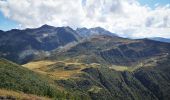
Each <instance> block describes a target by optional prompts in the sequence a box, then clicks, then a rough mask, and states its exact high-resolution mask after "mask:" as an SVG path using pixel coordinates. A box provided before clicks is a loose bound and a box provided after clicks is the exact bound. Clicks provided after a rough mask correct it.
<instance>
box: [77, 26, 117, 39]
mask: <svg viewBox="0 0 170 100" xmlns="http://www.w3.org/2000/svg"><path fill="white" fill-rule="evenodd" d="M76 31H77V33H79V34H80V35H81V36H82V37H85V38H90V37H91V36H94V35H110V36H118V35H116V34H115V33H112V32H110V31H108V30H106V29H104V28H102V27H94V28H89V29H88V28H85V27H83V28H77V29H76Z"/></svg>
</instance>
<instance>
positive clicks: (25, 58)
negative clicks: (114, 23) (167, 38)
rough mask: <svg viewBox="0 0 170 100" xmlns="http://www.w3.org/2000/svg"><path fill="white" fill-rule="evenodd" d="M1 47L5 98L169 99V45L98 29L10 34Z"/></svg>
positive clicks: (0, 71)
mask: <svg viewBox="0 0 170 100" xmlns="http://www.w3.org/2000/svg"><path fill="white" fill-rule="evenodd" d="M87 33H89V34H88V35H85V34H87ZM16 34H22V35H20V36H15V35H16ZM44 34H45V35H44ZM28 37H29V38H28ZM12 38H16V39H12ZM0 41H1V43H0V57H1V59H0V82H1V83H0V88H1V90H0V95H3V96H7V95H10V96H12V97H15V98H18V99H22V98H27V96H28V95H29V97H30V98H31V97H32V98H39V99H40V100H48V99H57V100H58V99H59V100H60V99H61V100H124V99H126V100H144V99H145V100H169V99H170V95H169V93H170V73H169V72H170V63H169V62H170V55H169V54H170V44H169V43H165V42H159V41H154V40H149V39H128V38H123V37H119V36H117V35H116V34H114V33H111V32H109V31H107V30H105V29H102V28H99V27H96V28H91V29H87V28H82V29H77V30H73V29H71V28H70V27H53V26H48V25H43V26H41V27H39V28H36V29H25V30H11V31H7V32H4V34H3V35H2V36H1V37H0ZM21 41H23V42H21ZM1 91H2V92H3V91H4V92H5V93H4V94H3V93H2V92H1ZM28 99H29V98H28ZM30 100H31V99H30Z"/></svg>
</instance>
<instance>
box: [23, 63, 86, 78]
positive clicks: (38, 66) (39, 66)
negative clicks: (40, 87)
mask: <svg viewBox="0 0 170 100" xmlns="http://www.w3.org/2000/svg"><path fill="white" fill-rule="evenodd" d="M61 64H62V65H64V67H66V66H67V67H68V66H69V65H71V66H76V67H78V68H76V69H71V70H65V69H64V67H59V68H55V70H53V71H49V68H50V66H53V65H54V66H60V65H61ZM23 66H24V67H26V68H28V69H30V70H33V71H35V72H38V73H40V74H45V75H48V76H49V77H51V78H52V79H55V80H56V79H67V78H70V77H71V76H73V75H75V74H77V73H81V70H82V69H83V68H86V67H87V66H88V65H87V64H83V63H77V62H66V61H48V60H43V61H35V62H30V63H27V64H25V65H23Z"/></svg>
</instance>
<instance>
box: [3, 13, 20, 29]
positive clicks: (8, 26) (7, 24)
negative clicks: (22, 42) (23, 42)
mask: <svg viewBox="0 0 170 100" xmlns="http://www.w3.org/2000/svg"><path fill="white" fill-rule="evenodd" d="M17 27H18V23H17V22H15V21H12V20H10V19H8V18H5V17H4V15H3V14H2V12H0V30H4V31H7V30H10V29H13V28H17Z"/></svg>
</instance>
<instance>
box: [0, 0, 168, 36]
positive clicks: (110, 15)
mask: <svg viewBox="0 0 170 100" xmlns="http://www.w3.org/2000/svg"><path fill="white" fill-rule="evenodd" d="M0 10H1V11H2V12H3V14H4V15H5V16H6V17H8V18H10V19H12V20H14V21H17V22H18V23H20V24H21V25H22V27H23V28H25V27H39V26H41V25H43V24H50V25H54V26H71V27H73V28H76V27H88V28H90V27H97V26H101V27H103V28H106V29H108V30H110V31H112V32H116V33H118V34H119V35H122V36H129V37H133V38H136V37H137V38H140V37H151V36H157V37H158V36H162V37H169V38H170V5H169V4H167V5H166V6H159V5H158V4H157V5H156V8H155V9H151V8H150V7H148V6H142V5H140V4H139V2H138V1H137V0H6V1H0Z"/></svg>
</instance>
